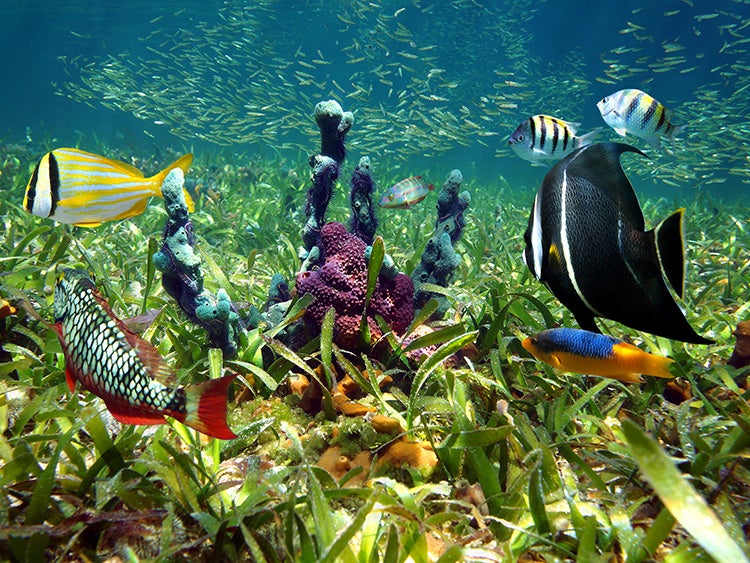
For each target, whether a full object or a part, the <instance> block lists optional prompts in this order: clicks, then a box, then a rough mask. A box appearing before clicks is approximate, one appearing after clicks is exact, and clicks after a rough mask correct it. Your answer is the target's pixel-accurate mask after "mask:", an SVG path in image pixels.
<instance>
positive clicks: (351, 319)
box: [297, 223, 414, 350]
mask: <svg viewBox="0 0 750 563" xmlns="http://www.w3.org/2000/svg"><path fill="white" fill-rule="evenodd" d="M321 244H322V246H323V256H324V262H323V264H322V265H321V266H320V268H319V269H317V270H314V271H312V270H308V271H304V272H301V273H300V274H298V275H297V293H298V294H299V295H304V294H305V293H312V294H313V295H314V296H315V301H313V303H312V304H311V305H310V306H309V307H308V308H307V311H306V312H305V316H304V320H305V322H306V323H307V324H309V325H311V326H312V327H314V328H315V329H316V330H320V326H321V324H322V322H323V317H324V316H325V314H326V311H328V309H330V308H331V307H333V308H334V309H335V311H336V318H335V322H334V330H333V339H334V341H335V342H336V344H337V345H339V346H341V347H342V348H345V349H347V350H356V349H357V348H358V347H359V343H360V337H361V335H360V321H361V319H362V313H363V311H364V307H365V294H366V292H367V260H366V259H365V249H366V245H365V243H364V241H363V240H361V239H360V238H359V237H357V236H355V235H353V234H351V233H349V232H348V231H347V230H346V227H345V226H344V225H342V224H341V223H326V224H325V225H324V226H323V228H322V230H321ZM413 291H414V286H413V284H412V281H411V279H410V278H409V277H408V276H407V275H405V274H397V275H396V276H394V277H393V279H388V278H387V277H385V276H383V275H380V276H378V280H377V284H376V286H375V291H374V293H373V295H372V298H371V299H370V302H369V304H368V307H367V320H368V324H369V326H370V331H371V334H372V336H373V339H377V338H379V336H380V335H381V332H380V328H379V327H378V326H377V323H375V320H374V319H375V315H380V316H382V317H383V318H384V319H385V321H386V322H387V323H388V325H389V326H390V327H391V328H392V329H393V330H394V331H395V332H396V333H400V332H403V331H404V330H405V329H406V327H408V326H409V323H410V322H411V321H412V319H413V318H414V304H413Z"/></svg>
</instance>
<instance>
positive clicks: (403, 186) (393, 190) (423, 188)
mask: <svg viewBox="0 0 750 563" xmlns="http://www.w3.org/2000/svg"><path fill="white" fill-rule="evenodd" d="M433 189H435V187H434V186H433V185H432V184H428V183H427V182H425V181H424V180H423V179H422V176H412V177H411V178H406V179H404V180H401V181H400V182H398V183H396V184H394V185H393V186H391V187H390V188H388V189H387V190H386V191H385V193H384V194H383V197H381V198H380V207H385V208H386V209H396V208H398V209H404V208H408V207H411V206H412V205H416V204H417V203H419V202H420V201H422V200H423V199H424V198H426V197H427V194H428V193H430V192H431V191H432V190H433Z"/></svg>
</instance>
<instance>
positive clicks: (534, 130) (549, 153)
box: [508, 115, 599, 166]
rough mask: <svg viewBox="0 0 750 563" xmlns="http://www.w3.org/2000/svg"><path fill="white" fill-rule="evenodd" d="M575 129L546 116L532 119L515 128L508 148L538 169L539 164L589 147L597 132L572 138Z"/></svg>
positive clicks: (536, 116) (576, 124)
mask: <svg viewBox="0 0 750 563" xmlns="http://www.w3.org/2000/svg"><path fill="white" fill-rule="evenodd" d="M579 125H580V123H570V122H567V121H563V120H562V119H558V118H556V117H551V116H549V115H533V116H531V117H529V118H528V119H527V120H525V121H524V122H523V123H521V124H520V125H519V126H518V128H517V129H516V130H515V131H514V132H513V134H512V135H511V136H510V139H508V144H509V145H510V148H511V149H513V152H515V153H516V154H517V155H518V156H520V157H521V158H523V159H525V160H528V161H529V162H531V163H532V164H533V165H534V166H542V164H541V163H542V162H543V161H549V160H559V159H561V158H563V157H564V156H567V155H569V154H570V153H571V152H573V151H574V150H576V149H579V148H581V147H585V146H586V145H590V144H591V142H592V140H593V138H594V137H595V136H596V135H597V133H599V129H595V130H593V131H591V132H589V133H586V134H585V135H581V136H580V137H576V130H577V128H578V126H579Z"/></svg>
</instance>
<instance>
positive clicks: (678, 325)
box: [524, 143, 711, 344]
mask: <svg viewBox="0 0 750 563" xmlns="http://www.w3.org/2000/svg"><path fill="white" fill-rule="evenodd" d="M624 152H635V153H638V154H640V155H643V156H645V155H644V154H643V153H642V152H641V151H639V150H638V149H636V148H634V147H631V146H630V145H625V144H621V143H597V144H594V145H590V146H587V147H584V148H582V149H579V150H577V151H575V152H573V153H572V154H570V155H569V156H568V157H566V158H565V159H564V160H562V161H560V162H558V163H557V164H556V165H555V166H554V167H553V168H552V169H551V170H550V171H549V172H548V173H547V175H546V176H545V178H544V180H543V182H542V186H541V188H539V191H538V192H537V194H536V197H535V199H534V206H533V208H532V211H531V216H530V218H529V225H528V228H527V229H526V233H525V234H524V240H525V241H526V250H525V253H524V261H525V262H526V265H527V266H528V267H529V269H530V270H531V271H532V273H533V274H534V276H535V277H536V278H537V279H538V280H540V281H542V282H543V283H544V284H545V285H546V286H547V287H548V288H549V289H550V291H552V293H553V294H554V295H555V297H557V298H558V299H559V300H560V302H561V303H562V304H563V305H565V307H567V308H568V309H570V311H571V312H572V313H573V315H574V316H575V318H576V321H578V324H579V325H580V326H581V328H583V329H585V330H590V331H594V332H599V330H598V328H597V326H596V322H595V320H594V319H595V317H603V318H607V319H611V320H613V321H617V322H619V323H622V324H624V325H626V326H629V327H631V328H634V329H636V330H642V331H644V332H649V333H652V334H656V335H659V336H664V337H666V338H671V339H674V340H681V341H684V342H692V343H695V344H707V343H710V342H711V340H708V339H706V338H703V337H702V336H700V335H698V334H697V333H696V332H695V331H694V330H693V328H692V327H691V326H690V324H689V323H688V322H687V320H686V319H685V316H684V314H683V313H682V311H681V310H680V307H679V306H678V305H677V303H676V301H675V300H674V298H673V297H672V294H671V293H670V292H669V289H668V288H667V282H669V285H671V286H672V288H673V289H674V291H675V293H676V294H677V295H678V296H679V297H680V298H682V296H683V291H684V275H685V270H684V269H685V265H684V248H683V238H682V216H683V213H684V209H679V210H677V211H675V212H674V213H673V214H672V215H670V216H669V217H667V218H666V219H664V220H663V221H662V222H661V223H659V224H658V225H657V226H656V227H655V228H653V229H651V230H650V231H646V230H645V224H644V220H643V212H642V211H641V208H640V205H639V204H638V198H637V197H636V194H635V191H634V190H633V186H632V185H631V184H630V181H629V180H628V177H627V176H626V175H625V171H624V170H623V169H622V165H621V164H620V155H621V154H622V153H624Z"/></svg>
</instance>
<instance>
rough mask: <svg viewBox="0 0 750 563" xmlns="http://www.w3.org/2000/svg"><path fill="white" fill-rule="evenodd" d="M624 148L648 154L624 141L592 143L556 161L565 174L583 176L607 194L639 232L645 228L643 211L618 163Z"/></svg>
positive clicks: (624, 150) (626, 150) (625, 150)
mask: <svg viewBox="0 0 750 563" xmlns="http://www.w3.org/2000/svg"><path fill="white" fill-rule="evenodd" d="M624 152H634V153H637V154H640V155H641V156H645V157H646V158H648V156H647V155H646V154H645V153H643V152H641V151H640V150H638V149H637V148H635V147H632V146H630V145H627V144H625V143H594V144H593V145H588V146H585V147H583V148H581V149H578V151H576V152H574V153H571V154H570V155H569V156H568V157H566V159H565V160H563V161H561V163H560V164H561V165H562V166H563V167H565V168H566V169H567V172H568V176H569V177H570V176H572V175H575V176H577V177H579V178H585V179H586V180H587V181H588V182H589V183H590V184H591V185H592V186H594V187H595V188H597V189H598V190H600V191H601V192H603V193H605V194H607V195H608V196H609V197H611V198H612V199H613V200H614V201H615V202H616V203H617V207H618V208H619V209H620V210H621V211H622V213H623V215H625V217H626V218H627V219H628V222H629V223H630V224H631V225H632V226H633V227H634V228H635V229H636V230H638V231H641V232H643V231H644V230H645V228H646V227H645V222H644V220H643V211H641V206H640V204H639V203H638V197H637V196H636V195H635V190H634V189H633V185H632V184H631V183H630V180H628V177H627V176H626V175H625V171H624V170H623V169H622V164H620V155H622V153H624Z"/></svg>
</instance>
